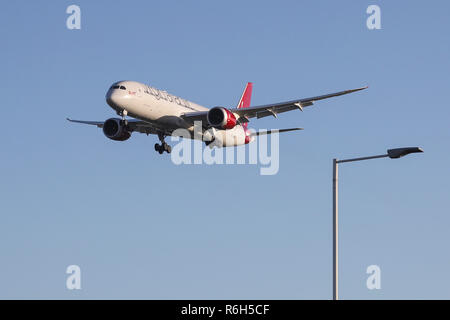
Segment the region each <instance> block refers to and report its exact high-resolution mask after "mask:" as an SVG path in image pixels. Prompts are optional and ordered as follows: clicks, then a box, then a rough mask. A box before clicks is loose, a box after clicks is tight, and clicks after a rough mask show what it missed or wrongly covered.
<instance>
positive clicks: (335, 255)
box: [333, 147, 423, 300]
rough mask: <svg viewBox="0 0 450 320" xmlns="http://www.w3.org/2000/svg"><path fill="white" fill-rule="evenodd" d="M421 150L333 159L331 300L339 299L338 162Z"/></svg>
mask: <svg viewBox="0 0 450 320" xmlns="http://www.w3.org/2000/svg"><path fill="white" fill-rule="evenodd" d="M417 152H423V150H422V149H421V148H418V147H408V148H396V149H389V150H388V151H387V154H381V155H377V156H369V157H361V158H352V159H343V160H338V159H333V300H339V290H338V289H339V287H338V283H339V278H338V270H339V269H338V231H339V223H338V222H339V221H338V164H339V163H345V162H353V161H362V160H370V159H378V158H387V157H389V158H391V159H398V158H401V157H403V156H406V155H408V154H410V153H417Z"/></svg>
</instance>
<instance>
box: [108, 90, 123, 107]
mask: <svg viewBox="0 0 450 320" xmlns="http://www.w3.org/2000/svg"><path fill="white" fill-rule="evenodd" d="M105 98H106V103H108V104H109V105H110V106H111V107H112V108H117V107H119V106H120V105H121V103H123V101H122V100H123V93H122V92H118V90H117V89H110V90H108V92H107V93H106V96H105Z"/></svg>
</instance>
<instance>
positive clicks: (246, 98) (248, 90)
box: [237, 82, 253, 130]
mask: <svg viewBox="0 0 450 320" xmlns="http://www.w3.org/2000/svg"><path fill="white" fill-rule="evenodd" d="M252 90H253V83H251V82H248V83H247V85H246V86H245V89H244V92H243V93H242V96H241V99H240V100H239V103H238V105H237V108H238V109H242V108H248V107H250V100H251V98H252ZM247 125H248V123H247V122H246V123H243V124H242V126H243V127H244V129H245V130H247Z"/></svg>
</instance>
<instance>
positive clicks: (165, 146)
mask: <svg viewBox="0 0 450 320" xmlns="http://www.w3.org/2000/svg"><path fill="white" fill-rule="evenodd" d="M158 138H159V140H160V141H161V144H159V143H155V151H157V152H159V154H163V153H164V151H165V152H167V153H171V152H172V147H171V146H169V145H168V144H167V143H166V141H164V138H165V136H164V134H162V133H158Z"/></svg>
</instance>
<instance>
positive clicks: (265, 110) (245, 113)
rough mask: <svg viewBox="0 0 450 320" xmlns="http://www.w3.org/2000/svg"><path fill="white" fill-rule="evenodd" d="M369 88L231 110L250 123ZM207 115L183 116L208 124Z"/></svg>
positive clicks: (240, 118) (193, 113) (203, 113)
mask: <svg viewBox="0 0 450 320" xmlns="http://www.w3.org/2000/svg"><path fill="white" fill-rule="evenodd" d="M367 88H368V87H362V88H357V89H351V90H345V91H339V92H335V93H330V94H325V95H322V96H316V97H311V98H303V99H297V100H290V101H285V102H279V103H273V104H266V105H261V106H255V107H249V108H234V109H230V111H231V112H232V113H234V114H237V115H238V116H239V119H238V120H239V122H240V123H245V122H248V121H249V118H255V117H256V118H257V119H259V118H263V117H267V116H273V117H275V118H276V117H277V114H278V113H283V112H287V111H291V110H301V111H303V108H304V107H308V106H312V105H313V104H314V102H315V101H319V100H324V99H328V98H332V97H337V96H342V95H344V94H349V93H352V92H356V91H361V90H364V89H367ZM207 114H208V111H196V112H187V113H185V114H182V115H181V118H183V119H184V120H186V121H190V122H192V123H193V122H194V121H197V120H201V121H203V123H206V124H207V123H208V122H207Z"/></svg>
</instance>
